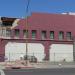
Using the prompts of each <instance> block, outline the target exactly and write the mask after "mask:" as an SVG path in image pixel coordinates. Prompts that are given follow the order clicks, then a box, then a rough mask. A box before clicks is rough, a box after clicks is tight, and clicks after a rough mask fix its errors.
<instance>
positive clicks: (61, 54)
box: [49, 44, 73, 62]
mask: <svg viewBox="0 0 75 75" xmlns="http://www.w3.org/2000/svg"><path fill="white" fill-rule="evenodd" d="M49 53H50V56H49V58H50V61H56V62H58V61H67V62H71V61H73V45H71V44H52V45H51V46H50V50H49Z"/></svg>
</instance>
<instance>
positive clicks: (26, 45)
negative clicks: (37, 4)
mask: <svg viewBox="0 0 75 75" xmlns="http://www.w3.org/2000/svg"><path fill="white" fill-rule="evenodd" d="M29 3H30V0H28V3H27V7H26V26H25V27H26V65H28V11H29V10H28V8H29Z"/></svg>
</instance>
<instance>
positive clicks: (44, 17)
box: [0, 13, 75, 61]
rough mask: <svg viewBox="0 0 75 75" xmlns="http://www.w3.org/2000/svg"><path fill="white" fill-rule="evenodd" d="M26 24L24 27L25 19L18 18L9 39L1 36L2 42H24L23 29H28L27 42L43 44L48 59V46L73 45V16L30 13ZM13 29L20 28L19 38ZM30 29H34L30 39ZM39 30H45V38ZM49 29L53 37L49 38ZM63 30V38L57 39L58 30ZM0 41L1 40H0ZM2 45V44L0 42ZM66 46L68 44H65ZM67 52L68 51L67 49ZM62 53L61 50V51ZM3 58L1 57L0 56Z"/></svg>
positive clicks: (3, 51) (1, 51) (74, 34)
mask: <svg viewBox="0 0 75 75" xmlns="http://www.w3.org/2000/svg"><path fill="white" fill-rule="evenodd" d="M27 21H28V24H27V27H26V19H20V20H19V21H18V25H16V26H15V25H14V27H13V28H12V31H11V39H6V38H1V40H2V41H3V44H4V45H6V44H7V43H8V42H14V41H15V42H20V43H25V42H26V39H25V38H24V37H23V30H26V29H27V30H28V43H40V44H42V45H43V46H44V53H45V58H44V59H45V60H50V58H51V57H50V56H51V55H50V50H51V49H50V46H51V45H52V44H68V45H73V43H74V38H75V37H74V36H75V16H74V15H68V14H66V15H64V14H46V13H32V15H31V16H29V17H28V20H27ZM13 24H14V23H13ZM15 29H19V30H20V34H19V38H15V33H14V31H15ZM32 30H36V31H37V34H36V38H35V39H32ZM41 31H46V38H45V39H42V38H41V36H42V35H41ZM50 31H54V39H53V40H51V39H50ZM60 31H63V32H64V39H63V40H59V38H58V36H59V32H60ZM67 32H71V40H67V37H66V34H67ZM0 43H1V42H0ZM1 45H2V44H1ZM2 47H3V46H2ZM2 47H1V48H0V53H3V54H4V55H5V49H4V48H3V49H2ZM66 47H67V48H68V46H66ZM71 50H72V51H73V54H71V56H72V55H73V57H72V61H73V60H74V58H75V57H74V52H75V51H74V49H73V48H72V49H71ZM67 52H68V51H67ZM61 53H62V51H61ZM1 58H2V59H3V57H1Z"/></svg>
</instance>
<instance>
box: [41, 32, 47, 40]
mask: <svg viewBox="0 0 75 75" xmlns="http://www.w3.org/2000/svg"><path fill="white" fill-rule="evenodd" d="M41 35H42V39H46V31H42V34H41Z"/></svg>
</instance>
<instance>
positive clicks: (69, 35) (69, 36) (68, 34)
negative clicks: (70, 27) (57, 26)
mask: <svg viewBox="0 0 75 75" xmlns="http://www.w3.org/2000/svg"><path fill="white" fill-rule="evenodd" d="M67 40H71V32H67Z"/></svg>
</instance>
